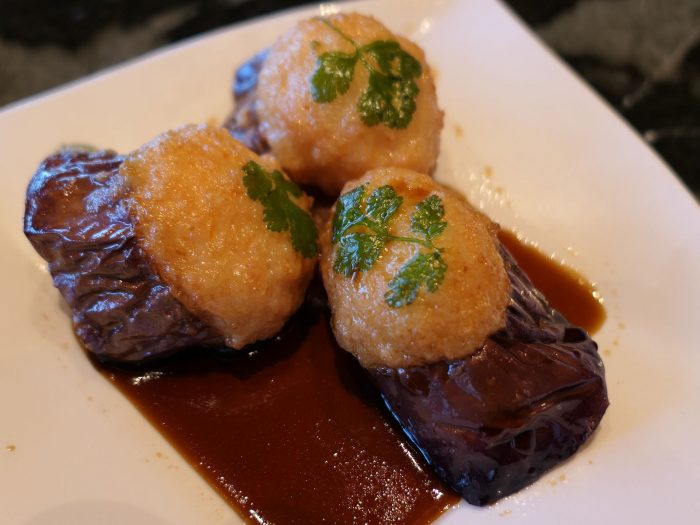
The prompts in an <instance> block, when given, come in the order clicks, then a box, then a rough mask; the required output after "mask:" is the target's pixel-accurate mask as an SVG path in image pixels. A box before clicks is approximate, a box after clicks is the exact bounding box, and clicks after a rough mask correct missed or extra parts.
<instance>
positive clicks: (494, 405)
mask: <svg viewBox="0 0 700 525" xmlns="http://www.w3.org/2000/svg"><path fill="white" fill-rule="evenodd" d="M496 231H497V227H496V225H495V224H493V223H491V221H489V220H488V219H487V218H486V217H485V216H483V215H482V214H480V213H479V212H477V211H476V210H474V209H473V208H472V207H471V206H470V205H469V204H468V203H467V201H466V200H464V199H462V198H460V197H459V196H457V195H456V194H454V193H453V192H452V191H451V190H449V189H447V188H444V187H442V186H441V185H439V184H438V183H436V182H435V181H433V180H432V179H431V178H429V177H427V176H426V175H421V174H417V173H414V172H410V171H407V170H399V169H382V170H375V171H372V172H369V173H367V174H366V175H365V176H364V177H362V178H360V179H359V180H357V181H353V182H350V183H348V184H347V185H346V186H345V188H344V191H343V194H342V195H341V196H340V198H339V200H338V202H337V203H336V205H335V210H334V214H333V218H332V220H330V221H328V223H327V225H326V227H325V228H324V230H323V232H322V235H321V246H322V258H321V270H322V275H323V279H324V285H325V287H326V290H327V292H328V302H329V306H330V308H331V311H332V326H333V332H334V334H335V336H336V339H337V340H338V343H339V344H340V345H341V347H343V348H344V349H345V350H347V351H348V352H350V353H352V354H353V355H355V356H356V357H357V358H358V360H359V361H360V363H361V364H362V365H363V366H364V367H365V369H366V370H367V372H368V374H369V376H370V378H371V379H372V381H373V382H374V383H375V385H376V386H377V387H378V389H379V390H380V392H381V394H382V396H383V399H384V401H385V402H386V405H387V408H388V409H389V411H390V412H391V413H392V414H393V415H394V417H395V418H396V420H397V421H398V423H399V425H401V427H402V428H403V430H404V432H405V434H406V436H407V437H408V438H409V439H410V440H411V441H412V442H413V443H414V444H415V446H416V447H417V448H418V449H419V450H420V451H421V453H422V454H423V456H424V457H425V458H426V460H427V461H428V462H429V463H430V465H431V466H432V467H433V468H434V470H435V472H436V473H437V474H438V475H439V476H440V477H441V478H442V479H443V480H444V481H446V482H447V483H448V484H449V485H450V486H451V487H453V488H454V489H455V490H456V491H457V492H458V493H459V494H461V495H462V496H463V497H464V499H466V500H467V501H468V502H469V503H472V504H474V505H485V504H488V503H491V502H494V501H496V500H498V499H500V498H502V497H504V496H507V495H509V494H511V493H513V492H515V491H517V490H519V489H521V488H523V487H524V486H526V485H528V484H529V483H531V482H532V481H534V480H535V479H537V478H538V477H539V476H540V475H542V473H543V472H546V471H547V470H548V469H550V468H552V467H553V466H554V465H556V464H557V463H559V462H560V461H562V460H564V459H566V458H567V457H569V456H570V455H572V454H573V453H574V452H575V451H576V450H577V449H578V448H579V446H581V444H582V443H584V442H585V441H586V439H587V438H588V437H589V436H590V435H591V433H592V432H593V431H594V430H595V428H596V427H597V426H598V423H599V422H600V420H601V418H602V417H603V414H604V413H605V410H606V408H607V406H608V399H607V392H606V386H605V378H604V369H603V363H602V361H601V359H600V357H599V355H598V352H597V346H596V344H595V342H593V341H592V340H591V339H590V337H589V336H588V334H587V333H586V332H585V331H584V330H582V329H580V328H577V327H575V326H572V325H571V324H569V323H568V322H567V321H566V319H565V318H564V317H563V316H562V315H561V314H559V313H558V312H557V311H555V310H553V309H552V308H551V307H549V306H548V304H547V302H546V300H545V299H544V297H543V296H542V294H541V293H539V292H538V291H537V290H536V289H535V288H534V287H533V285H532V284H531V283H530V281H529V280H528V278H527V276H526V275H525V274H524V273H523V272H522V271H521V270H520V269H519V268H518V265H517V264H516V262H515V261H514V260H513V258H512V257H511V256H510V255H509V254H508V252H507V251H506V250H505V248H503V247H502V246H501V245H500V243H499V241H498V238H497V237H496Z"/></svg>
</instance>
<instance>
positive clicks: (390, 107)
mask: <svg viewBox="0 0 700 525" xmlns="http://www.w3.org/2000/svg"><path fill="white" fill-rule="evenodd" d="M418 91H419V89H418V86H417V85H416V83H415V82H413V80H411V79H402V78H399V77H389V76H385V75H381V74H378V73H376V72H374V71H372V72H371V73H370V74H369V83H368V86H367V89H366V90H365V91H364V92H363V93H362V95H361V96H360V99H359V100H358V101H357V110H358V112H359V113H360V118H362V122H364V123H365V125H367V126H369V127H372V126H376V125H377V124H384V125H385V126H387V127H389V128H394V129H403V128H406V127H407V126H408V125H409V124H410V122H411V119H412V118H413V113H414V112H415V111H416V99H415V97H416V95H417V94H418Z"/></svg>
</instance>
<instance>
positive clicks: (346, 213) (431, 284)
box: [332, 184, 447, 308]
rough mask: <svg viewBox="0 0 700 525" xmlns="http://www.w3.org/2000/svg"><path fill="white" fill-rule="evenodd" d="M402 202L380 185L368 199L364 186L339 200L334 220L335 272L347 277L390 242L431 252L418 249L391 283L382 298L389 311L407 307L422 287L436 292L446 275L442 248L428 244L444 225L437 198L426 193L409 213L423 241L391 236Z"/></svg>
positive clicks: (373, 260)
mask: <svg viewBox="0 0 700 525" xmlns="http://www.w3.org/2000/svg"><path fill="white" fill-rule="evenodd" d="M402 204H403V197H401V196H400V195H398V194H397V193H396V190H395V189H394V188H393V187H392V186H389V185H384V186H380V187H379V188H377V189H375V190H374V191H372V193H370V194H369V196H368V195H367V185H366V184H363V185H362V186H358V187H357V188H355V189H353V190H352V191H349V192H347V193H345V194H343V195H341V196H340V198H339V199H338V203H337V204H336V209H335V215H334V217H333V239H332V240H333V244H337V248H336V252H335V260H334V261H333V270H334V271H335V272H336V273H342V274H343V275H345V277H350V276H351V275H352V274H353V273H355V272H357V271H367V270H370V269H371V268H372V267H373V266H374V264H375V263H376V262H377V261H378V260H379V258H380V257H381V255H382V252H383V251H384V248H385V246H386V245H387V243H389V242H406V243H413V244H417V245H418V246H419V250H423V249H425V248H428V249H430V251H429V252H426V251H418V253H417V254H416V255H415V256H414V257H413V258H411V259H410V260H409V261H408V262H406V263H404V264H403V265H402V266H401V268H400V269H399V272H398V273H397V274H396V275H395V276H394V277H393V278H392V279H391V280H390V281H389V290H388V291H387V292H386V293H385V294H384V300H385V301H386V303H387V304H388V305H389V306H391V307H393V308H399V307H401V306H405V305H409V304H411V303H412V302H413V301H415V300H416V297H417V296H418V293H419V292H420V290H421V288H425V289H426V290H427V291H428V292H434V291H436V290H437V289H438V287H439V286H440V284H441V283H442V281H443V279H444V277H445V272H446V271H447V264H446V263H445V261H444V259H443V258H442V249H441V248H438V247H436V246H435V245H434V244H433V243H432V240H433V239H434V238H435V237H437V236H439V235H440V234H441V233H442V232H443V231H444V230H445V228H446V227H447V223H446V222H445V221H443V220H442V219H443V217H444V215H445V209H444V207H443V204H442V200H441V199H440V197H438V196H437V195H430V196H428V197H427V198H425V199H423V200H422V201H420V202H419V203H418V204H416V207H415V211H414V212H413V214H412V215H411V230H412V231H413V232H414V233H416V234H418V235H420V236H422V237H423V239H421V238H420V237H403V236H396V235H392V233H391V232H390V223H391V219H392V217H393V216H394V215H395V214H396V213H397V212H398V210H399V208H400V207H401V205H402Z"/></svg>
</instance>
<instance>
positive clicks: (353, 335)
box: [321, 168, 510, 368]
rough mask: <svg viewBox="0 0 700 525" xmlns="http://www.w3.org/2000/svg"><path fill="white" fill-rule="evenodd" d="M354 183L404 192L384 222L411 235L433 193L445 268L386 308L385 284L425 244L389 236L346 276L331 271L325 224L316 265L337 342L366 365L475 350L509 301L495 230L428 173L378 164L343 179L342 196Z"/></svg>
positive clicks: (500, 322) (333, 249) (404, 363)
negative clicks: (436, 281)
mask: <svg viewBox="0 0 700 525" xmlns="http://www.w3.org/2000/svg"><path fill="white" fill-rule="evenodd" d="M360 185H365V188H366V194H367V195H369V194H370V193H371V192H372V191H373V190H375V189H377V188H380V187H382V186H386V185H388V186H391V187H393V188H394V190H395V191H396V193H398V195H400V196H401V197H403V202H402V204H401V206H400V208H399V209H398V211H397V212H396V214H395V215H394V216H393V218H392V219H391V221H390V223H389V230H390V233H391V234H392V235H394V236H403V237H415V236H416V233H415V231H412V228H411V215H412V213H414V211H415V209H416V208H415V206H416V204H418V203H419V202H421V201H423V200H424V199H425V198H426V197H429V196H431V195H436V196H438V197H439V198H440V199H441V201H442V204H443V206H444V218H443V220H444V221H445V222H447V227H446V228H445V229H444V231H443V232H442V233H441V234H440V235H439V236H437V237H436V238H435V239H434V244H435V246H436V247H437V248H439V249H441V250H442V252H441V254H440V255H441V257H442V259H443V261H444V263H445V264H446V271H445V272H444V280H443V281H442V282H441V283H440V285H439V286H438V287H437V289H436V290H435V291H433V292H430V291H428V290H426V289H425V288H422V289H421V290H420V291H419V293H418V294H417V296H416V299H415V301H414V302H412V303H411V304H407V305H404V306H400V307H392V306H390V305H389V304H388V303H387V301H386V299H385V294H386V293H387V290H388V289H389V283H390V281H391V280H392V278H393V277H395V276H396V275H397V273H398V272H399V271H400V269H401V268H402V267H403V266H404V265H405V264H406V262H407V261H409V260H410V259H411V258H412V257H414V256H415V255H416V254H417V253H419V252H423V251H425V248H424V247H422V246H420V245H418V244H415V243H410V242H399V241H390V242H388V243H387V244H386V245H385V247H384V249H383V252H382V255H381V256H380V257H379V259H378V260H377V262H376V263H375V264H374V266H372V267H371V268H370V269H369V270H365V271H356V272H355V273H353V274H352V275H351V276H349V277H346V276H345V275H343V273H339V272H337V271H336V270H335V269H334V261H335V259H336V257H337V253H338V247H339V244H338V243H337V242H336V243H333V242H332V231H331V230H332V224H331V222H332V221H329V222H328V223H327V224H326V226H325V228H324V229H323V230H322V232H321V250H322V256H321V270H322V275H323V281H324V284H325V287H326V291H327V292H328V301H329V304H330V307H331V310H332V314H333V319H332V324H333V332H334V333H335V337H336V339H337V341H338V343H339V344H340V346H342V347H343V348H344V349H345V350H347V351H349V352H351V353H353V354H354V355H355V356H356V357H357V358H358V359H359V360H360V362H361V363H362V364H363V365H364V366H365V367H377V366H387V367H392V368H398V367H409V366H412V365H418V364H423V363H431V362H436V361H441V360H446V359H447V360H449V359H457V358H460V357H464V356H466V355H469V354H470V353H472V352H474V351H475V350H476V349H477V348H479V347H480V346H481V345H482V344H483V342H484V340H485V338H486V337H487V336H488V335H489V334H491V333H493V332H495V331H497V330H498V329H500V328H502V327H503V326H504V324H505V310H506V307H507V305H508V303H509V300H510V299H509V293H510V281H509V279H508V276H507V274H506V271H505V267H504V264H503V260H502V258H501V255H500V254H499V251H498V248H497V239H496V232H497V229H498V227H497V226H496V225H495V224H494V223H493V222H491V221H490V220H489V219H488V218H487V217H486V216H484V215H483V214H482V213H480V212H479V211H477V210H476V209H475V208H473V207H472V206H471V205H470V204H469V203H468V202H467V201H466V200H465V199H464V198H463V197H462V196H461V195H459V194H457V193H456V192H455V191H453V190H451V189H449V188H446V187H444V186H441V185H440V184H438V183H437V182H435V181H434V180H433V179H431V178H430V177H428V176H427V175H423V174H420V173H416V172H413V171H409V170H405V169H398V168H384V169H377V170H373V171H370V172H368V173H367V174H366V175H364V176H363V177H362V178H360V179H358V180H355V181H352V182H349V183H348V184H346V185H345V187H344V188H343V194H345V193H347V192H349V191H351V190H353V189H354V188H357V187H358V186H360ZM336 206H338V204H336Z"/></svg>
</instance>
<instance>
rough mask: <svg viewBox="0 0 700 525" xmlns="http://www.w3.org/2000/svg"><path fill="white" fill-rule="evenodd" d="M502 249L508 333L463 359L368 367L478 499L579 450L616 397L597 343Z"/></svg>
mask: <svg viewBox="0 0 700 525" xmlns="http://www.w3.org/2000/svg"><path fill="white" fill-rule="evenodd" d="M501 253H502V255H503V258H504V262H505V263H506V269H507V271H508V274H509V276H510V279H511V284H512V293H511V304H510V305H509V307H508V310H507V313H506V327H505V328H504V329H503V330H500V331H499V332H497V333H495V334H493V335H492V336H490V337H489V338H488V339H487V341H486V343H485V344H484V346H483V347H482V348H480V349H479V350H478V351H477V352H475V353H474V354H472V355H470V356H468V357H466V358H464V359H460V360H456V361H451V362H440V363H435V364H430V365H425V366H418V367H413V368H406V369H389V368H378V369H373V370H369V374H370V376H371V377H372V379H373V381H374V383H375V384H376V385H377V387H378V388H379V390H380V391H381V394H382V397H383V399H384V401H385V403H386V405H387V407H388V409H389V411H390V412H391V413H392V414H393V415H394V417H395V418H396V420H397V421H398V423H399V425H401V427H402V428H403V430H404V432H405V434H406V435H407V436H408V437H409V439H410V440H411V441H412V442H413V443H414V445H415V446H416V447H417V448H418V449H419V450H420V452H421V453H422V454H423V456H424V457H425V459H426V460H427V461H428V463H429V464H430V465H431V466H432V467H433V469H434V470H435V472H436V473H437V474H438V475H439V476H440V477H441V478H442V479H443V480H444V481H446V482H447V483H448V484H449V485H450V486H451V487H452V488H453V489H454V490H456V491H457V492H458V493H459V494H461V495H462V497H463V498H464V499H466V500H467V501H468V502H469V503H471V504H473V505H480V506H481V505H487V504H489V503H493V502H495V501H497V500H498V499H500V498H503V497H505V496H508V495H509V494H512V493H514V492H516V491H518V490H520V489H521V488H523V487H525V486H527V485H529V484H530V483H532V482H533V481H535V480H536V479H537V478H538V477H540V476H541V475H542V474H543V473H544V472H546V471H547V470H549V469H551V468H552V467H554V466H555V465H556V464H558V463H560V462H561V461H563V460H565V459H566V458H568V457H569V456H571V455H572V454H574V453H575V452H576V450H577V449H578V448H579V447H580V446H581V445H582V444H583V443H584V442H585V441H586V440H587V439H588V437H589V436H590V435H591V434H592V433H593V431H594V430H595V429H596V427H597V426H598V424H599V422H600V420H601V418H602V417H603V414H604V413H605V411H606V409H607V407H608V404H609V403H608V396H607V390H606V385H605V371H604V368H603V362H602V361H601V359H600V357H599V355H598V351H597V345H596V343H595V342H594V341H593V340H592V339H591V338H590V337H589V335H588V334H587V333H586V331H585V330H583V329H581V328H578V327H574V326H571V325H570V324H569V323H568V322H567V321H566V319H565V318H564V317H563V316H562V315H561V314H560V313H559V312H557V311H556V310H554V309H552V308H551V307H550V306H549V305H548V304H547V302H546V300H545V299H544V297H543V296H542V294H541V293H540V292H539V291H538V290H536V289H535V288H534V286H533V285H532V283H531V282H530V280H529V279H528V278H527V276H526V275H525V274H524V273H523V272H522V270H521V269H520V268H519V267H518V265H517V263H516V262H515V261H514V259H513V258H512V256H510V254H509V253H508V252H507V251H506V250H505V248H502V250H501Z"/></svg>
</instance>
